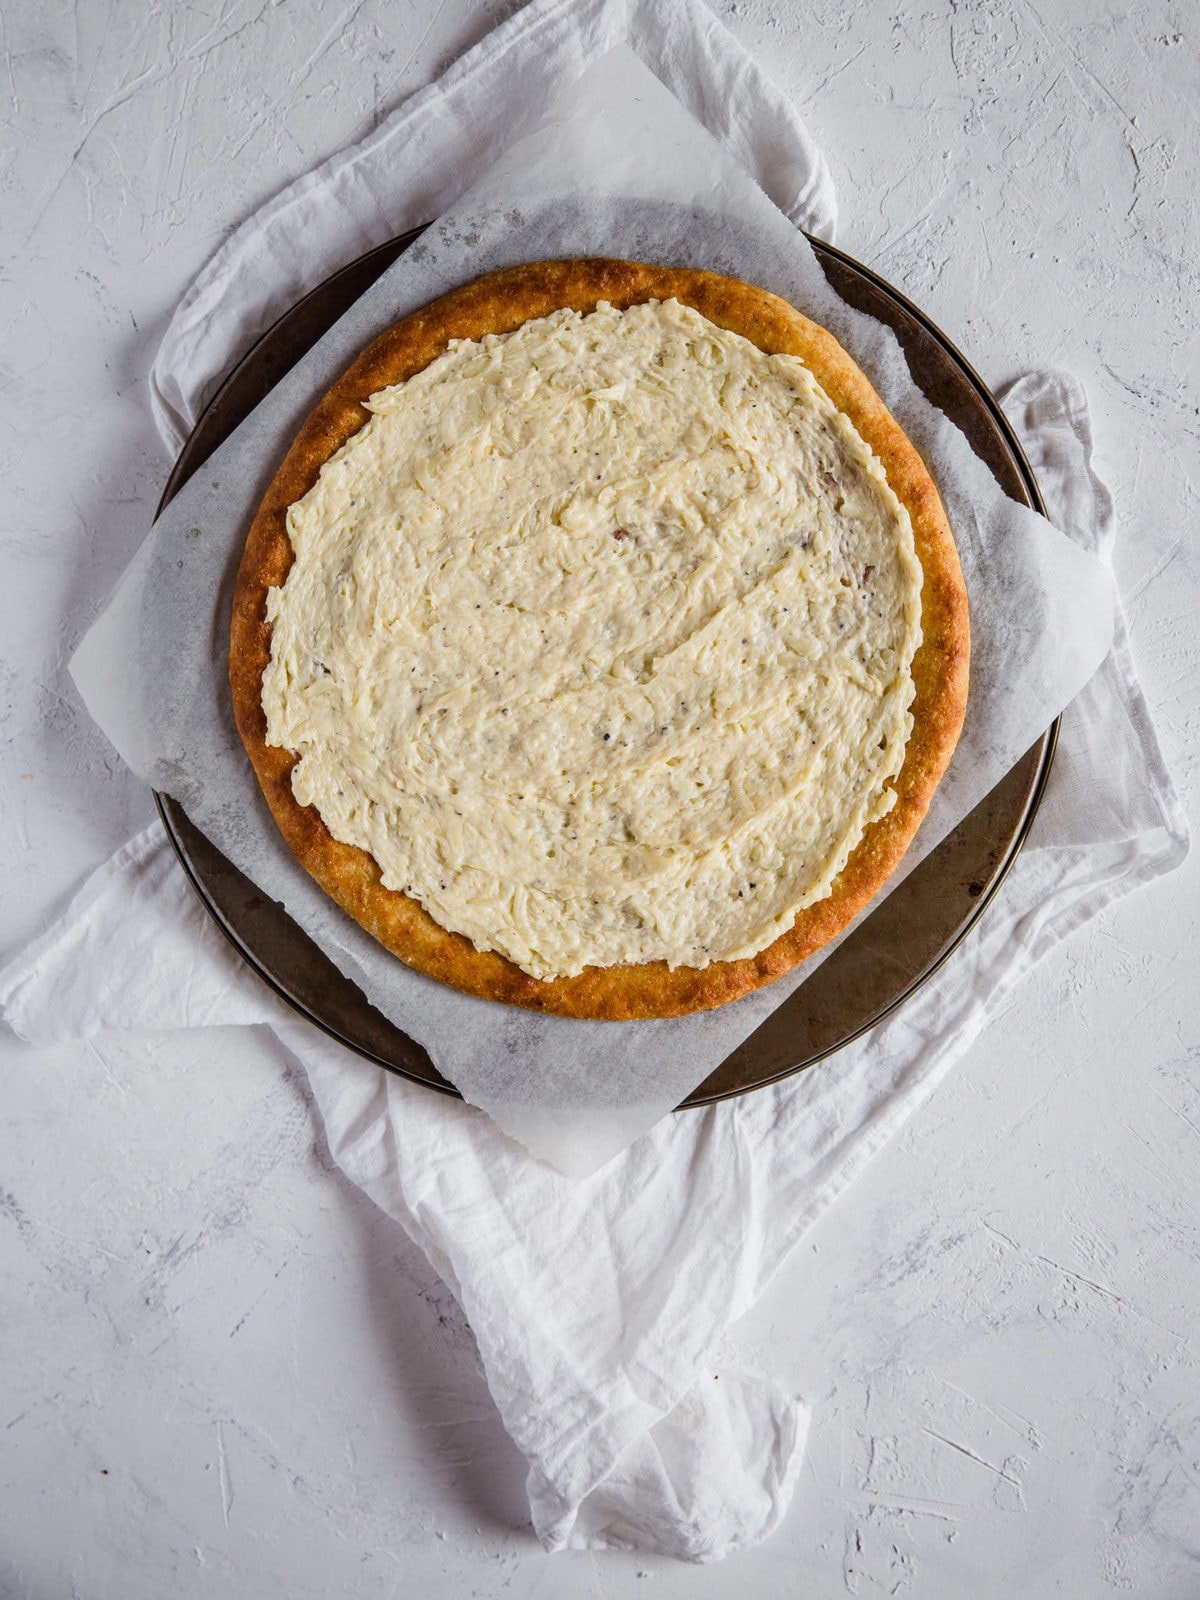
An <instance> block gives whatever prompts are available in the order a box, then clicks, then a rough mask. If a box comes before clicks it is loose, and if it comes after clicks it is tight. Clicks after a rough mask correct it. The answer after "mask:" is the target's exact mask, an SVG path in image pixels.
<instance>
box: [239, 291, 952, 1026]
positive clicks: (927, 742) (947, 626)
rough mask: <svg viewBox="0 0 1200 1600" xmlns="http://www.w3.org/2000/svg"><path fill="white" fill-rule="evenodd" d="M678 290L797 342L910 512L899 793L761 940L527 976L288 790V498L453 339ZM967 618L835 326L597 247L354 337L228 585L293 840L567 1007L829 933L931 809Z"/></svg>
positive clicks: (262, 762)
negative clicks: (375, 402) (688, 956)
mask: <svg viewBox="0 0 1200 1600" xmlns="http://www.w3.org/2000/svg"><path fill="white" fill-rule="evenodd" d="M671 297H674V298H676V299H678V300H680V301H681V302H683V303H684V304H686V305H690V306H692V307H694V308H695V309H696V310H697V311H699V312H701V313H702V314H703V315H704V316H706V317H708V318H709V320H710V321H712V322H715V323H717V324H718V325H719V326H720V327H723V328H727V329H730V330H731V331H733V332H736V333H740V334H742V335H743V336H744V337H746V338H748V339H750V340H751V341H752V342H753V343H754V344H756V345H758V347H759V348H760V349H762V350H765V351H769V352H772V353H787V354H791V355H797V356H799V357H800V358H801V359H802V360H803V361H804V362H805V364H806V365H807V366H808V367H809V368H810V370H811V371H812V373H813V375H814V376H815V377H816V378H817V380H818V382H819V383H820V384H821V386H822V388H823V389H824V390H825V392H826V393H827V394H828V395H829V397H830V399H831V400H832V401H833V403H834V404H835V405H836V406H838V407H839V409H841V410H842V411H844V412H845V413H846V414H847V415H848V416H849V417H850V419H851V420H852V421H853V423H854V425H855V427H856V428H857V429H858V431H859V433H860V434H861V435H862V437H863V438H864V439H865V440H866V441H867V443H868V444H870V446H871V448H872V449H873V450H874V451H875V453H876V455H877V456H878V457H879V459H880V460H881V462H882V463H883V466H884V469H885V470H886V472H887V477H888V482H889V483H890V484H891V486H892V489H893V490H894V491H895V493H896V496H897V497H898V499H899V500H900V501H901V502H902V503H903V504H904V505H905V506H906V507H907V508H908V512H909V515H910V517H911V518H912V525H913V533H914V537H915V542H916V549H917V554H918V556H919V557H920V561H921V566H922V568H923V571H924V583H923V586H922V591H921V623H922V629H923V633H924V638H923V642H922V644H921V646H920V648H919V649H918V651H917V654H916V657H915V659H914V662H913V679H914V683H915V686H916V697H915V700H914V702H913V706H912V715H913V732H912V736H911V737H910V739H909V741H908V745H907V748H906V752H905V758H904V765H903V767H902V769H901V771H900V774H899V776H898V777H897V779H896V780H895V784H894V788H895V790H896V804H895V805H894V806H893V807H892V809H891V811H889V812H888V813H887V815H886V816H884V817H882V818H880V819H879V820H878V821H877V822H875V823H873V824H872V825H871V826H870V827H869V828H868V829H867V831H866V832H865V834H864V835H863V837H862V839H861V841H860V842H859V844H858V846H857V847H856V848H855V850H854V851H853V853H852V854H851V856H850V858H849V860H848V862H847V863H846V866H845V868H844V869H843V870H842V872H841V873H840V874H839V875H838V877H837V878H836V879H835V881H834V885H833V890H832V893H831V894H830V895H829V896H828V897H827V898H826V899H824V900H821V901H818V902H817V903H816V904H815V905H812V906H809V907H808V908H807V909H806V910H804V911H802V912H800V914H799V915H798V916H797V918H796V921H795V923H794V924H793V926H792V928H791V929H790V930H789V931H788V932H787V933H785V934H783V935H782V936H781V937H780V938H778V939H776V940H775V942H774V943H773V944H771V945H769V946H768V947H767V948H766V949H765V950H762V951H760V953H759V954H758V955H757V956H754V957H752V958H751V959H749V960H744V961H721V962H716V963H714V964H713V965H711V966H708V967H704V968H691V967H677V968H675V969H674V970H671V969H670V968H669V967H668V966H667V965H666V963H665V962H661V961H656V962H647V963H644V964H642V965H635V966H614V967H588V968H586V969H585V970H584V971H583V972H581V973H580V974H579V975H578V976H577V977H573V978H555V979H551V980H549V981H545V980H540V979H537V978H533V977H530V976H529V974H528V973H525V972H523V971H522V970H521V969H520V968H519V967H518V966H516V965H515V964H514V963H513V962H511V961H509V960H507V959H506V958H505V957H504V956H501V955H498V954H496V953H495V952H492V951H485V950H478V949H476V947H475V946H474V945H473V944H472V943H471V941H470V940H469V939H467V938H465V937H463V936H462V935H461V934H456V933H449V932H447V931H446V930H445V929H444V928H442V927H440V926H439V925H438V924H437V923H436V922H435V921H434V920H433V918H432V917H431V916H429V914H428V913H427V912H426V911H425V910H424V909H423V907H422V906H420V905H419V904H418V902H417V901H415V900H412V899H410V898H409V897H408V896H407V895H405V894H402V893H400V892H399V891H397V890H392V889H385V888H384V887H383V885H382V883H381V881H380V872H379V868H378V866H377V865H376V863H375V861H374V859H373V858H372V857H371V856H370V855H368V854H367V853H366V852H365V851H363V850H360V849H358V848H357V847H356V846H353V845H346V844H341V843H339V842H338V841H337V840H336V839H334V838H333V836H332V835H331V834H330V832H329V830H328V829H327V828H326V826H325V824H324V822H323V821H322V820H321V817H320V816H319V814H318V813H317V811H316V810H315V809H314V808H313V807H312V806H301V805H300V804H299V803H298V802H297V801H296V799H295V797H294V795H293V793H292V786H291V771H292V767H293V765H294V763H295V760H296V757H295V756H294V755H292V754H291V753H290V752H289V751H286V750H279V749H273V748H272V747H271V746H269V745H268V744H267V742H266V719H265V716H264V713H263V708H262V677H263V672H264V671H265V669H266V666H267V663H268V661H269V659H270V650H271V629H270V625H269V623H268V622H267V620H266V594H267V590H268V589H269V588H271V587H273V586H276V585H279V584H281V583H282V582H283V580H284V579H285V578H286V576H287V574H288V570H289V569H290V567H291V564H292V547H291V542H290V540H289V538H288V533H287V525H286V514H287V508H288V506H290V505H291V504H293V502H295V501H296V500H299V499H300V498H301V497H302V496H303V495H305V494H306V493H307V492H308V490H309V489H310V488H311V487H312V485H313V484H314V483H315V482H316V479H317V474H318V472H319V471H320V468H321V466H322V465H323V463H324V462H326V461H327V460H328V459H329V457H330V456H331V455H332V454H333V453H334V451H335V450H337V449H339V448H340V447H341V446H342V445H343V444H344V443H345V442H346V441H347V439H349V438H350V437H351V436H352V435H353V434H355V433H357V431H358V430H359V428H361V427H362V426H363V424H364V423H365V422H366V421H367V420H368V413H367V411H366V409H365V407H364V406H363V405H362V401H363V400H364V399H366V398H367V397H368V396H370V395H371V394H374V393H375V392H376V391H377V390H379V389H383V388H386V387H387V386H388V385H390V384H394V383H400V382H402V381H403V380H404V379H406V378H409V377H411V376H412V375H413V374H414V373H416V372H419V371H420V370H421V369H422V368H423V367H425V366H427V365H428V364H429V362H430V361H432V360H433V359H434V357H435V356H437V355H438V354H440V353H441V351H442V350H443V349H445V347H446V344H447V341H448V340H450V339H475V338H479V337H480V336H482V335H483V334H484V333H506V332H509V331H511V330H512V329H514V328H517V327H519V326H520V325H521V324H522V323H523V322H526V321H528V320H529V319H530V318H532V317H540V316H545V315H547V314H549V313H550V312H551V311H554V310H557V309H559V308H560V307H564V306H569V307H571V308H573V309H574V310H577V311H584V312H587V311H591V310H593V309H594V308H595V306H596V304H597V302H599V301H600V300H608V301H611V302H612V304H613V305H615V306H617V307H620V308H624V307H626V306H630V305H635V304H637V303H639V302H640V301H644V300H650V299H659V300H665V299H670V298H671ZM969 654H970V627H969V620H968V609H967V595H966V589H965V587H964V584H963V578H962V571H961V569H960V566H959V561H958V552H957V551H956V549H955V547H954V540H953V537H952V535H951V532H950V526H949V523H948V522H947V519H946V514H945V511H944V510H943V508H942V503H941V499H940V496H939V495H938V491H937V488H936V486H935V485H934V482H933V480H932V478H931V477H930V475H929V473H928V472H927V470H926V468H925V465H924V463H923V462H922V460H921V458H920V456H919V455H918V454H917V451H916V449H915V448H914V447H913V445H912V444H911V443H910V441H909V440H908V438H907V436H906V435H905V434H904V432H903V431H902V429H901V428H900V427H899V425H898V424H897V423H896V422H895V420H894V419H893V418H892V416H891V415H890V413H889V412H888V411H887V409H886V407H885V406H884V405H883V403H882V401H881V400H880V399H879V397H878V395H877V394H876V393H875V391H874V389H873V388H872V387H871V384H870V383H869V381H868V380H867V378H866V377H865V375H864V374H863V373H862V372H861V371H860V370H859V368H858V367H857V366H856V365H855V363H854V362H853V361H852V360H851V358H850V357H849V356H848V355H847V354H846V352H845V351H844V350H843V349H842V347H841V346H840V345H839V344H838V343H837V341H836V340H835V339H834V338H833V336H832V334H830V333H827V332H826V331H825V329H823V328H821V327H819V326H818V325H817V324H816V323H813V322H811V321H809V319H808V318H807V317H805V316H804V315H803V314H802V313H800V312H799V311H797V310H795V308H794V307H792V306H790V305H789V304H788V303H787V302H786V301H784V300H781V299H779V298H778V297H777V296H775V295H772V294H769V293H767V291H766V290H764V289H759V288H756V287H755V286H754V285H752V284H747V283H741V282H739V281H738V280H737V279H734V278H726V277H722V276H720V275H719V274H716V273H711V272H700V271H694V270H691V269H685V268H670V267H658V266H651V265H647V264H645V263H641V262H633V261H616V260H605V259H583V260H568V261H542V262H536V263H533V264H532V265H529V266H521V267H512V268H507V269H505V270H503V271H500V272H494V273H490V274H489V275H488V276H486V277H483V278H479V279H476V280H475V281H474V282H473V283H469V284H467V285H466V286H465V287H463V288H461V289H457V290H455V291H453V292H452V293H450V294H448V295H445V296H443V297H442V298H441V299H439V300H435V301H434V302H433V303H432V304H430V305H428V306H426V307H424V308H423V309H422V310H420V311H417V312H415V313H414V314H413V315H412V316H410V317H407V318H405V319H404V320H403V321H402V322H400V323H397V324H396V326H395V327H393V328H390V329H389V330H388V331H387V332H386V333H384V334H382V335H381V336H380V337H379V338H378V339H376V340H375V341H374V342H373V343H372V344H370V345H368V347H367V348H366V349H365V350H364V351H363V352H362V354H361V355H360V356H359V357H358V359H357V360H356V361H355V362H354V364H353V365H352V366H351V367H350V368H349V369H348V370H347V371H346V372H345V373H344V374H343V375H342V377H341V378H339V379H338V381H337V382H336V383H335V384H334V385H333V387H332V388H331V389H330V390H329V391H328V393H327V394H326V395H325V397H324V398H323V399H322V400H321V401H320V403H319V404H318V405H317V407H316V408H315V410H314V411H312V412H311V413H310V415H309V417H308V419H307V421H306V422H305V423H304V426H303V427H302V428H301V430H300V432H299V434H298V435H297V436H296V439H295V441H294V442H293V444H292V446H291V448H290V450H289V451H288V453H287V455H286V456H285V458H284V460H283V464H282V465H281V466H280V468H279V470H278V472H277V473H276V474H275V477H274V479H273V480H272V482H271V485H270V487H269V488H268V490H267V493H266V496H265V497H264V499H263V501H262V504H261V505H260V506H259V509H258V512H257V514H256V515H255V518H254V521H253V523H252V524H251V527H250V531H249V534H248V536H247V539H246V546H245V550H244V551H243V554H242V561H241V565H240V568H239V571H238V577H237V583H236V587H235V592H234V599H233V617H232V625H231V631H230V649H229V680H230V686H231V689H232V694H233V709H234V716H235V718H236V721H237V726H238V731H239V732H240V734H241V737H242V741H243V743H244V744H245V746H246V750H247V753H248V754H249V757H250V760H251V762H252V763H253V766H254V770H255V772H256V773H257V775H258V780H259V783H260V784H261V786H262V790H263V794H264V795H265V797H266V800H267V804H268V805H269V807H270V809H271V812H272V815H273V816H274V818H275V821H276V823H277V824H278V826H279V829H280V831H281V832H282V834H283V836H284V838H285V839H286V840H287V843H288V845H289V846H290V847H291V849H292V851H293V853H294V854H295V855H296V857H297V859H298V860H299V861H300V862H301V863H302V865H303V866H304V867H305V868H306V869H307V870H308V872H310V873H311V874H312V876H313V877H314V878H315V879H316V881H317V882H318V883H319V884H320V885H321V887H322V888H323V889H324V890H325V892H326V893H327V894H329V895H330V896H331V897H332V898H333V899H334V900H335V901H336V902H337V903H338V905H340V906H341V907H342V908H343V910H345V911H346V912H348V913H349V915H350V916H352V917H353V918H354V919H355V920H356V921H357V922H359V923H360V924H361V925H362V926H363V927H364V928H366V929H367V931H368V932H369V933H371V934H372V935H373V936H374V937H375V938H376V939H377V940H378V941H379V942H380V943H381V944H382V945H384V946H386V948H387V949H388V950H390V951H392V953H393V954H394V955H396V956H399V957H400V959H401V960H403V961H404V962H406V963H407V964H408V965H409V966H411V967H414V968H415V969H416V970H418V971H419V972H424V973H426V974H428V975H429V976H430V977H433V978H438V979H440V980H441V981H442V982H443V983H447V984H450V985H452V986H453V987H454V988H456V989H461V990H465V991H466V992H468V993H470V994H475V995H480V996H483V997H484V998H487V999H491V1000H501V1001H505V1002H507V1003H508V1004H510V1005H520V1006H526V1007H529V1008H531V1009H533V1010H537V1011H545V1012H553V1013H556V1014H558V1015H561V1016H568V1017H587V1018H596V1019H605V1020H612V1021H621V1020H633V1019H638V1018H647V1017H667V1016H682V1015H684V1014H686V1013H687V1012H691V1011H701V1010H705V1009H707V1008H710V1007H713V1006H719V1005H723V1004H724V1003H725V1002H726V1001H729V1000H736V999H738V998H739V997H740V996H742V995H744V994H748V993H749V992H750V991H751V990H753V989H757V988H760V987H761V986H762V985H764V984H767V983H770V982H772V981H773V980H774V979H776V978H779V977H782V976H783V974H784V973H786V972H790V971H791V970H792V968H793V967H795V966H796V965H797V963H798V962H800V961H803V960H804V959H805V958H806V957H807V956H810V955H812V954H813V953H814V952H815V951H817V950H819V949H821V948H822V946H824V945H825V944H827V943H828V942H829V940H830V939H832V938H834V937H835V935H837V934H838V933H840V932H841V931H842V929H843V928H845V927H846V926H847V924H848V923H850V922H851V921H852V920H853V918H854V917H856V916H857V915H858V913H859V912H860V911H861V910H862V909H863V908H864V907H865V906H866V905H867V904H868V902H869V901H870V900H871V899H872V898H873V897H874V895H875V894H876V893H877V892H878V890H879V889H880V888H881V887H882V886H883V884H884V883H885V882H886V881H887V879H888V878H889V877H890V876H891V874H892V872H893V871H894V870H895V868H896V866H897V865H898V864H899V862H900V860H901V858H902V856H903V855H904V852H905V850H906V849H907V847H908V845H909V842H910V841H911V839H912V837H913V835H914V834H915V833H916V831H917V828H918V826H919V824H920V822H921V819H922V818H923V817H924V815H925V813H926V811H927V810H928V807H929V803H930V801H931V799H932V797H933V792H934V790H935V789H936V787H937V784H938V780H939V779H940V778H941V776H942V773H943V772H944V771H945V769H946V766H947V765H948V763H949V760H950V757H951V755H952V753H953V750H954V746H955V744H956V742H957V740H958V735H959V732H960V730H961V727H962V722H963V717H964V715H965V712H966V701H967V680H968V661H969Z"/></svg>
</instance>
